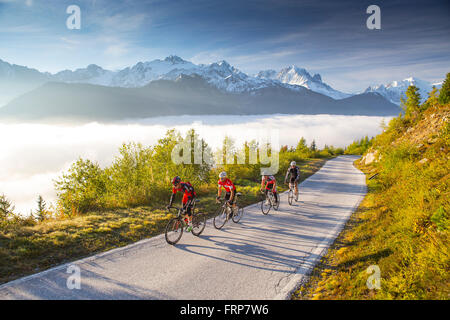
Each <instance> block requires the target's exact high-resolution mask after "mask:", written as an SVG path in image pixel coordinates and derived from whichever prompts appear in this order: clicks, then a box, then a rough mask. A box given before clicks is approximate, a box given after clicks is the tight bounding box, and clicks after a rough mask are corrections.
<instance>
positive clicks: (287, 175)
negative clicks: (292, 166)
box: [284, 168, 289, 183]
mask: <svg viewBox="0 0 450 320" xmlns="http://www.w3.org/2000/svg"><path fill="white" fill-rule="evenodd" d="M288 178H289V168H288V169H287V172H286V176H285V177H284V182H285V183H287V181H288Z"/></svg>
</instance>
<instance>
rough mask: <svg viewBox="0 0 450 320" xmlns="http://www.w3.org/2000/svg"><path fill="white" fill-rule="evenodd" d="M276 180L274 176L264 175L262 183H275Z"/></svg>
mask: <svg viewBox="0 0 450 320" xmlns="http://www.w3.org/2000/svg"><path fill="white" fill-rule="evenodd" d="M275 182H277V181H276V180H275V177H274V176H267V177H265V176H263V177H262V183H267V184H274V183H275Z"/></svg>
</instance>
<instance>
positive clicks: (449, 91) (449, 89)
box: [438, 72, 450, 104]
mask: <svg viewBox="0 0 450 320" xmlns="http://www.w3.org/2000/svg"><path fill="white" fill-rule="evenodd" d="M438 100H439V103H440V104H446V103H449V102H450V72H449V73H447V77H446V78H445V80H444V83H443V84H442V88H441V90H439V98H438Z"/></svg>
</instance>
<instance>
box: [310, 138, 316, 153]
mask: <svg viewBox="0 0 450 320" xmlns="http://www.w3.org/2000/svg"><path fill="white" fill-rule="evenodd" d="M309 149H310V150H311V151H316V150H317V147H316V140H313V141H312V142H311V147H309Z"/></svg>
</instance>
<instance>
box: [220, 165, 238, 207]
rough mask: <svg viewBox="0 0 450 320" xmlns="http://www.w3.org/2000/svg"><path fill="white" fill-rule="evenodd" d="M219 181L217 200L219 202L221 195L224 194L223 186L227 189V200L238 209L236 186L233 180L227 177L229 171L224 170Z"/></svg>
mask: <svg viewBox="0 0 450 320" xmlns="http://www.w3.org/2000/svg"><path fill="white" fill-rule="evenodd" d="M217 183H218V185H219V186H218V188H219V190H218V192H217V198H216V202H217V203H219V202H220V201H219V199H220V195H221V194H222V188H224V189H225V191H226V194H225V201H228V203H229V204H230V205H232V207H233V211H234V210H235V209H236V197H235V195H236V187H235V186H234V184H233V182H232V181H231V180H230V179H228V178H227V173H226V172H225V171H222V172H221V173H220V174H219V181H218V182H217Z"/></svg>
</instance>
